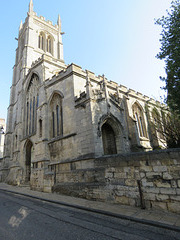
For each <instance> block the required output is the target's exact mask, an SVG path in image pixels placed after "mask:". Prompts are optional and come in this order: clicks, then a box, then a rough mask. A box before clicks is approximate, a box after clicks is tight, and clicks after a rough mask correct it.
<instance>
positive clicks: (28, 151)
mask: <svg viewBox="0 0 180 240" xmlns="http://www.w3.org/2000/svg"><path fill="white" fill-rule="evenodd" d="M32 151H33V144H32V142H31V141H30V140H29V141H28V142H27V144H26V182H29V181H30V177H31V159H32Z"/></svg>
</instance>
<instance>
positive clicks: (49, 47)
mask: <svg viewBox="0 0 180 240" xmlns="http://www.w3.org/2000/svg"><path fill="white" fill-rule="evenodd" d="M46 51H47V52H48V53H51V54H52V55H53V37H52V36H51V35H50V34H49V35H48V36H47V38H46Z"/></svg>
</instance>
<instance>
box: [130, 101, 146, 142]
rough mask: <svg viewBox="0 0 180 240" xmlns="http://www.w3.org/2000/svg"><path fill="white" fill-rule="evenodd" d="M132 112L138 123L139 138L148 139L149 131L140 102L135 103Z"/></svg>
mask: <svg viewBox="0 0 180 240" xmlns="http://www.w3.org/2000/svg"><path fill="white" fill-rule="evenodd" d="M132 112H133V118H134V120H135V121H136V128H137V131H138V134H139V137H146V138H147V130H146V124H145V119H144V109H143V107H142V106H141V104H140V103H139V102H138V101H136V102H134V104H133V105H132Z"/></svg>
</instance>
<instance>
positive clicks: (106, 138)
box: [98, 114, 125, 155]
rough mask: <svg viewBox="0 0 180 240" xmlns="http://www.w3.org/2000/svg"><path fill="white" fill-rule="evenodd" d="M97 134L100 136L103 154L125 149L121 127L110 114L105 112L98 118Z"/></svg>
mask: <svg viewBox="0 0 180 240" xmlns="http://www.w3.org/2000/svg"><path fill="white" fill-rule="evenodd" d="M98 136H99V137H101V138H102V145H103V150H104V154H105V155H109V154H117V153H122V152H124V151H125V143H124V139H125V136H124V134H123V127H122V125H121V123H120V122H119V120H118V119H117V118H116V117H114V116H113V115H112V114H105V115H103V116H102V117H101V118H100V120H99V122H98Z"/></svg>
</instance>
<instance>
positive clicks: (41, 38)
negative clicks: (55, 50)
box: [38, 31, 46, 51]
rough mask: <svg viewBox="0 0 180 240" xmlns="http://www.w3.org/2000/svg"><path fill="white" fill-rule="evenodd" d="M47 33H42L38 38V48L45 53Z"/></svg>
mask: <svg viewBox="0 0 180 240" xmlns="http://www.w3.org/2000/svg"><path fill="white" fill-rule="evenodd" d="M45 39H46V36H45V33H44V32H43V31H41V32H40V33H39V36H38V48H39V49H41V50H43V51H45Z"/></svg>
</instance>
